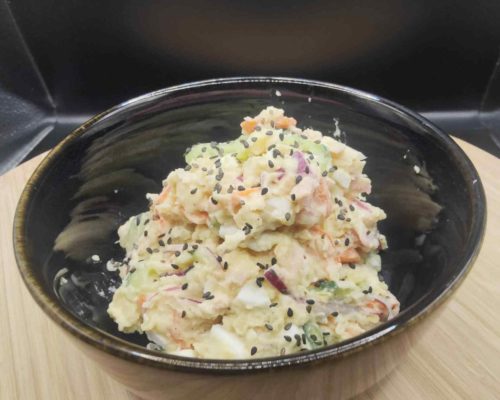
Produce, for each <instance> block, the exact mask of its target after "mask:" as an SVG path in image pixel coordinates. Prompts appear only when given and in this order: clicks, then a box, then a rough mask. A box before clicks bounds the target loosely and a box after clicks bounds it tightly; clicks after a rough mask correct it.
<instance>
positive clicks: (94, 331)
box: [13, 76, 486, 373]
mask: <svg viewBox="0 0 500 400" xmlns="http://www.w3.org/2000/svg"><path fill="white" fill-rule="evenodd" d="M238 83H245V84H249V83H250V84H251V83H256V84H277V85H291V86H297V85H302V86H309V87H313V88H314V87H318V88H323V89H328V90H333V91H337V92H344V93H347V94H349V95H350V96H353V97H356V98H361V99H364V100H367V101H369V102H374V103H378V104H379V105H382V106H384V107H385V108H386V109H389V110H390V111H391V112H393V113H394V112H395V113H398V114H400V115H404V116H405V117H407V118H408V117H409V118H411V119H412V120H413V121H414V122H417V123H418V124H420V125H424V126H425V127H426V128H427V129H426V130H427V131H428V132H429V134H430V135H431V136H432V137H433V138H434V139H435V140H438V141H439V142H440V143H441V144H442V145H443V146H444V147H445V148H446V149H447V150H448V151H450V152H451V153H452V154H453V156H454V160H455V161H456V162H457V164H458V163H461V164H462V165H461V166H460V167H461V170H462V171H464V170H468V173H469V174H470V175H471V176H472V178H473V179H472V182H468V187H467V189H468V191H469V193H471V194H472V196H473V204H472V209H473V212H472V222H471V225H472V229H471V232H470V236H469V237H470V239H469V241H468V242H467V245H466V248H465V251H464V256H463V257H462V259H461V260H460V263H461V264H462V268H461V269H460V271H459V272H458V273H457V274H456V275H455V276H452V278H451V280H449V281H448V282H447V283H446V285H445V287H443V288H442V290H440V291H439V292H438V293H437V294H435V293H434V291H433V292H431V293H428V294H426V295H424V296H423V297H422V298H421V299H419V300H418V301H417V302H416V303H414V304H412V305H411V306H409V307H408V308H407V309H405V310H404V311H403V312H401V313H400V314H398V315H397V316H396V317H395V318H394V319H392V320H390V321H388V322H385V323H384V324H381V325H379V326H378V327H376V328H374V329H372V330H370V331H367V332H365V333H364V334H362V335H359V336H356V337H354V338H352V339H349V340H347V341H343V342H340V343H338V344H335V345H330V346H326V347H323V348H320V349H316V350H310V351H305V352H299V353H292V354H289V355H285V356H275V357H267V358H255V359H244V360H218V359H198V358H188V357H182V356H175V355H171V354H168V353H160V352H157V351H151V350H148V349H146V348H144V347H142V346H139V345H136V344H134V343H131V342H128V341H126V340H123V339H120V338H117V337H115V336H113V335H111V334H109V333H107V332H104V331H102V330H100V329H98V328H94V327H91V326H89V325H87V324H85V323H84V322H82V321H80V320H79V319H78V318H76V317H75V316H74V315H73V314H71V313H70V312H69V311H67V310H66V309H65V308H64V307H63V306H62V305H60V304H59V303H58V302H56V301H54V300H53V299H52V298H51V297H50V296H49V295H48V294H47V293H45V291H44V290H43V287H42V285H41V284H39V283H38V282H37V278H36V276H35V274H34V273H33V272H32V270H33V268H35V267H36V266H32V264H31V261H30V260H29V257H28V254H27V251H26V247H25V243H24V232H25V229H26V226H27V223H28V221H27V218H26V215H27V212H28V209H29V205H30V202H31V199H32V195H33V193H34V192H35V190H36V187H37V186H38V185H39V184H40V183H41V182H42V181H43V176H44V173H45V171H47V170H48V169H50V167H51V166H52V165H53V164H54V163H55V160H56V159H57V157H58V156H59V154H61V153H62V152H63V151H64V149H65V148H66V147H67V146H68V145H69V144H71V143H72V142H74V141H75V140H76V139H77V138H78V137H80V136H81V135H83V134H84V133H85V132H86V131H87V130H88V129H89V128H90V127H92V126H94V125H95V124H97V123H100V122H102V121H103V120H106V119H107V118H109V117H111V116H113V115H114V114H116V113H118V112H122V111H124V110H127V109H128V108H131V107H132V106H135V105H138V104H142V103H147V102H150V101H154V100H156V99H159V98H162V97H165V96H168V95H169V94H172V93H178V92H183V91H187V90H190V89H200V88H204V87H219V88H220V87H221V86H224V85H233V84H238ZM485 225H486V197H485V193H484V189H483V185H482V183H481V179H480V177H479V174H478V173H477V171H476V169H475V167H474V165H473V164H472V162H471V161H470V159H469V158H468V157H467V155H466V154H465V153H464V151H463V150H462V149H461V148H460V147H459V146H458V145H457V144H456V143H455V142H454V141H453V140H452V139H451V138H450V137H449V136H448V135H446V134H445V133H444V132H443V131H441V129H439V128H437V127H436V126H435V125H434V124H432V123H431V122H429V121H428V120H427V119H425V118H424V117H423V116H421V115H420V114H417V113H416V112H413V111H411V110H409V109H407V108H406V107H404V106H401V105H399V104H397V103H395V102H393V101H390V100H387V99H385V98H383V97H380V96H376V95H373V94H370V93H367V92H364V91H361V90H357V89H353V88H350V87H347V86H343V85H338V84H333V83H327V82H322V81H317V80H308V79H300V78H287V77H266V76H249V77H232V78H217V79H209V80H202V81H196V82H190V83H185V84H181V85H176V86H171V87H167V88H164V89H160V90H157V91H153V92H150V93H147V94H144V95H141V96H138V97H135V98H133V99H130V100H127V101H125V102H122V103H120V104H118V105H116V106H114V107H112V108H109V109H108V110H106V111H104V112H102V113H100V114H97V115H95V116H94V117H92V118H90V119H89V120H88V121H86V122H85V123H84V124H82V125H81V126H79V127H78V128H76V129H75V130H74V131H72V132H71V133H70V134H69V135H68V136H67V137H66V138H65V139H63V140H62V141H61V142H60V143H59V144H57V145H56V146H55V147H54V148H53V149H52V150H51V151H50V153H49V154H48V155H47V156H46V157H45V158H44V159H43V160H42V161H41V163H40V164H39V165H38V166H37V168H36V169H35V171H34V172H33V174H32V175H31V177H30V178H29V180H28V182H27V183H26V186H25V188H24V189H23V192H22V193H21V196H20V198H19V201H18V204H17V208H16V211H15V216H14V229H13V236H14V237H13V242H14V253H15V257H16V261H17V265H18V269H19V272H20V274H21V276H22V279H23V281H24V283H25V285H26V287H27V288H28V291H29V292H30V294H31V296H32V297H33V298H34V300H35V301H36V303H38V305H39V306H40V307H41V308H42V310H43V311H44V312H45V313H46V314H47V315H48V316H49V317H50V318H51V319H52V320H53V321H54V322H55V323H56V324H58V325H59V326H60V327H61V328H62V329H63V330H64V331H65V332H66V333H69V334H70V335H71V336H73V337H75V338H76V339H78V340H82V341H83V342H85V343H86V344H88V345H91V346H92V347H94V348H97V349H99V350H102V351H104V352H106V353H108V354H111V355H114V356H117V357H120V358H122V359H125V360H129V361H133V362H136V363H139V364H144V365H149V366H152V367H156V368H163V369H173V370H178V371H190V372H209V373H235V372H247V371H262V370H267V369H270V368H273V369H275V368H283V367H289V366H292V365H296V364H306V363H310V362H314V361H319V360H322V359H330V360H332V359H338V358H341V357H345V356H347V355H349V354H352V353H354V352H357V351H360V350H362V349H363V348H365V347H367V346H372V345H375V344H377V343H380V342H381V341H383V340H386V339H387V338H389V337H390V336H393V335H395V334H398V333H400V332H402V331H404V330H405V329H406V328H407V327H409V326H411V325H412V324H414V323H415V322H417V321H418V320H420V319H421V318H423V317H425V316H426V315H427V314H428V313H429V312H430V311H432V310H434V309H435V308H436V307H437V306H438V305H439V304H441V303H442V302H443V301H444V300H445V299H446V298H447V297H448V296H449V295H450V294H451V293H452V292H454V291H455V290H456V289H457V287H458V286H459V284H460V283H461V282H462V281H463V279H464V278H465V277H466V275H467V274H468V273H469V271H470V270H471V268H472V265H473V263H474V261H475V260H476V258H477V255H478V253H479V250H480V248H481V244H482V239H483V236H484V230H485Z"/></svg>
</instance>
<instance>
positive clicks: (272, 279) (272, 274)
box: [264, 268, 288, 294]
mask: <svg viewBox="0 0 500 400" xmlns="http://www.w3.org/2000/svg"><path fill="white" fill-rule="evenodd" d="M264 277H265V278H266V279H267V281H268V282H269V283H270V284H271V285H273V286H274V287H275V288H276V289H277V290H278V291H279V292H280V293H283V294H288V288H287V287H286V285H285V282H283V281H282V280H281V278H280V277H279V276H278V274H277V273H276V271H275V270H274V269H272V268H271V269H268V270H267V271H266V272H265V273H264Z"/></svg>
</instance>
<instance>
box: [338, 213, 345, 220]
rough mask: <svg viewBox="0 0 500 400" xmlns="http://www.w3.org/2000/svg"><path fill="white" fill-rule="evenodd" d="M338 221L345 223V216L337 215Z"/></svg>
mask: <svg viewBox="0 0 500 400" xmlns="http://www.w3.org/2000/svg"><path fill="white" fill-rule="evenodd" d="M337 219H339V220H341V221H344V220H345V217H344V214H339V215H337Z"/></svg>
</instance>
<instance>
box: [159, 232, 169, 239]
mask: <svg viewBox="0 0 500 400" xmlns="http://www.w3.org/2000/svg"><path fill="white" fill-rule="evenodd" d="M166 235H167V234H166V233H162V234H161V235H158V239H161V238H163V237H165V236H166Z"/></svg>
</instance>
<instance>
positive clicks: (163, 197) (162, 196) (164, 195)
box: [155, 186, 170, 204]
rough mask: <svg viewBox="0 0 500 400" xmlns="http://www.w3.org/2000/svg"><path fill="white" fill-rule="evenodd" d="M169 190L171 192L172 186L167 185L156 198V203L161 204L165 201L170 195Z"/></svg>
mask: <svg viewBox="0 0 500 400" xmlns="http://www.w3.org/2000/svg"><path fill="white" fill-rule="evenodd" d="M168 192H170V186H165V187H164V188H163V190H162V191H161V193H160V195H159V196H158V198H157V199H156V202H155V203H156V204H160V203H162V202H163V201H165V200H166V199H167V197H168Z"/></svg>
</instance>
